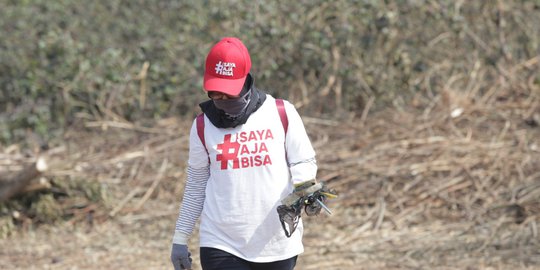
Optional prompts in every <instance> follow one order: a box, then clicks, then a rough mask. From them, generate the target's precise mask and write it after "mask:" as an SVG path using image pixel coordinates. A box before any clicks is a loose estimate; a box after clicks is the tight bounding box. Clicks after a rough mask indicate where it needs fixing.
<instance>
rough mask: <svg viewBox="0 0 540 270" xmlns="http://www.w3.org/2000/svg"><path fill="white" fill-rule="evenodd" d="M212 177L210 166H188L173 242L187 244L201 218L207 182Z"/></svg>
mask: <svg viewBox="0 0 540 270" xmlns="http://www.w3.org/2000/svg"><path fill="white" fill-rule="evenodd" d="M209 177H210V171H209V167H208V166H207V167H203V168H193V167H191V166H188V168H187V181H186V187H185V190H184V198H183V200H182V204H181V206H180V214H179V215H178V219H177V220H176V230H175V236H174V238H173V242H174V243H176V244H185V243H180V242H186V241H187V239H184V238H187V237H189V235H191V233H192V232H193V228H194V227H195V223H196V222H197V219H199V217H200V215H201V212H202V208H203V204H204V199H205V190H206V183H207V182H208V178H209Z"/></svg>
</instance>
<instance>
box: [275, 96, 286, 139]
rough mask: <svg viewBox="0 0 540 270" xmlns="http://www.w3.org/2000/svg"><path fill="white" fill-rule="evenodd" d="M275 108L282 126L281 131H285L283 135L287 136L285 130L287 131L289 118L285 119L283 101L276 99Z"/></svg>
mask: <svg viewBox="0 0 540 270" xmlns="http://www.w3.org/2000/svg"><path fill="white" fill-rule="evenodd" d="M276 106H277V109H278V112H279V118H280V119H281V124H282V125H283V130H285V134H287V130H288V129H289V118H287V111H285V104H284V103H283V99H278V98H276Z"/></svg>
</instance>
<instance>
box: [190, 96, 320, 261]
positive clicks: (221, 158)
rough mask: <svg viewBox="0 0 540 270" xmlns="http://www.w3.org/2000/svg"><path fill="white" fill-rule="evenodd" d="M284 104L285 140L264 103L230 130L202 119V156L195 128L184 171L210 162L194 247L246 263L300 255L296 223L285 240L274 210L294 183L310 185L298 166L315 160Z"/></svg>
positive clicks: (311, 173)
mask: <svg viewBox="0 0 540 270" xmlns="http://www.w3.org/2000/svg"><path fill="white" fill-rule="evenodd" d="M284 103H285V109H286V112H287V117H288V121H289V126H288V131H287V134H286V136H287V139H286V140H285V132H284V129H283V125H282V122H281V120H280V117H279V113H278V110H277V107H276V103H275V99H274V98H273V97H272V96H270V95H267V96H266V100H265V102H264V103H263V105H262V106H261V107H260V108H259V109H258V110H257V111H256V112H254V113H253V114H252V115H250V117H249V119H248V120H247V122H246V123H245V124H243V125H240V126H237V127H235V128H225V129H224V128H216V127H215V126H214V125H213V124H212V123H211V122H210V120H209V119H207V118H206V116H205V131H204V135H205V142H206V149H207V150H208V155H207V152H206V149H205V147H204V146H203V144H202V142H201V141H200V139H199V138H198V135H197V130H196V125H195V122H194V124H193V127H192V129H191V138H190V142H191V143H190V152H189V161H188V163H189V166H190V167H193V168H203V167H207V166H208V162H209V159H208V157H210V178H209V179H208V182H207V185H206V199H205V202H204V206H203V210H202V214H201V224H200V232H199V233H200V246H201V247H212V248H218V249H221V250H224V251H226V252H229V253H231V254H233V255H235V256H238V257H240V258H243V259H245V260H248V261H252V262H271V261H277V260H284V259H287V258H290V257H293V256H296V255H298V254H300V253H302V252H303V245H302V231H303V227H302V223H301V222H300V223H299V224H298V227H297V229H296V231H295V232H294V233H293V235H292V236H291V237H290V238H287V237H286V236H285V233H284V232H283V228H282V227H281V223H280V221H279V216H278V214H277V210H276V208H277V206H279V205H280V204H281V203H280V200H281V199H282V198H284V197H286V196H287V195H288V194H290V193H291V192H292V190H293V188H294V186H293V184H294V183H300V182H303V181H307V180H311V179H314V178H315V176H316V171H317V166H316V165H315V163H314V162H311V163H310V162H304V161H306V160H314V157H315V151H314V150H313V147H312V145H311V143H310V140H309V138H308V136H307V133H306V131H305V128H304V125H303V123H302V120H301V118H300V116H299V114H298V112H297V111H296V109H295V108H294V106H293V105H292V104H290V103H289V102H287V101H285V102H284ZM285 149H286V150H287V151H285ZM287 160H288V162H287ZM288 163H289V164H290V166H291V167H290V168H289V166H288Z"/></svg>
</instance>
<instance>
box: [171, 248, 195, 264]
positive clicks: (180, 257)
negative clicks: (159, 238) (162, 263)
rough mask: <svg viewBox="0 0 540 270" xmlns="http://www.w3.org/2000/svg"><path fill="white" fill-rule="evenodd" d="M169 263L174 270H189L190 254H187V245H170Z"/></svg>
mask: <svg viewBox="0 0 540 270" xmlns="http://www.w3.org/2000/svg"><path fill="white" fill-rule="evenodd" d="M171 262H172V264H173V266H174V270H181V269H191V253H189V251H188V247H187V245H180V244H173V245H172V250H171Z"/></svg>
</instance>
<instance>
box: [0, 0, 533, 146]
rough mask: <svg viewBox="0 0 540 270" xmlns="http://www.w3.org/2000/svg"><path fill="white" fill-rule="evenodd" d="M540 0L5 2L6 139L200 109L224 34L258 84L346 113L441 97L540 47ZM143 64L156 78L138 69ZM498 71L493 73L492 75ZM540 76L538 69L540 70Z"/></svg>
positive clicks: (1, 84) (0, 110) (0, 26)
mask: <svg viewBox="0 0 540 270" xmlns="http://www.w3.org/2000/svg"><path fill="white" fill-rule="evenodd" d="M539 9H540V3H539V1H518V0H514V1H504V3H503V4H499V3H498V2H496V1H466V2H455V1H449V0H448V1H437V2H430V1H397V0H394V1H369V0H359V1H353V0H350V1H345V0H338V1H322V0H316V1H274V2H272V1H270V2H265V3H264V4H262V3H260V2H257V1H166V0H162V1H159V0H155V1H143V0H133V1H120V0H110V1H72V0H59V1H46V0H26V1H15V0H12V1H7V0H4V1H0V18H1V19H0V129H1V130H0V141H3V142H8V141H18V140H21V139H24V137H25V134H26V132H27V130H31V131H32V132H34V133H38V134H40V135H41V136H43V137H45V138H46V139H49V138H48V137H51V136H55V135H54V134H55V133H54V132H53V133H51V130H53V131H54V130H62V129H64V128H66V127H68V126H70V125H72V124H74V123H79V122H80V121H78V120H79V119H90V120H100V119H108V118H111V117H117V116H119V117H123V118H125V119H127V120H128V121H134V122H139V121H140V122H141V123H145V122H148V121H152V120H153V119H156V118H161V117H165V116H171V115H176V116H186V117H192V116H193V114H194V113H195V112H196V111H197V103H198V102H199V101H201V100H202V99H204V94H203V93H202V91H201V87H202V73H203V66H204V59H205V57H206V53H207V51H208V50H209V48H210V46H211V45H212V44H213V43H214V42H216V41H217V40H219V38H221V37H223V36H238V37H239V38H241V39H242V40H243V41H244V42H245V43H246V45H247V47H248V48H249V50H250V52H251V54H252V60H253V74H254V76H255V78H256V82H257V85H258V86H259V87H261V88H262V89H265V90H267V91H268V92H270V93H273V94H277V95H279V96H281V97H284V98H288V99H290V100H292V101H294V102H296V103H297V104H298V105H299V108H300V109H301V110H304V112H305V113H307V114H311V115H319V114H327V115H332V116H335V117H339V116H340V114H341V113H343V112H356V111H358V112H361V110H362V109H363V108H364V106H365V105H366V102H367V100H368V99H370V98H375V100H376V106H379V107H380V106H386V105H388V104H394V105H398V106H399V105H400V104H404V102H405V101H406V100H407V99H409V98H410V97H411V96H414V95H418V94H420V95H426V96H434V95H437V92H438V91H439V90H440V88H441V85H443V84H444V82H445V81H447V80H448V79H449V78H450V77H451V76H452V75H454V74H456V73H458V72H464V73H467V72H469V71H471V70H472V69H473V67H474V65H475V63H477V62H478V61H481V65H482V66H483V67H486V68H488V69H489V68H491V69H493V70H495V71H496V70H497V68H496V66H497V64H501V63H502V64H507V65H510V66H511V65H515V64H518V63H521V62H523V61H526V60H528V59H530V58H532V57H534V56H535V55H538V54H539V53H540V49H539V37H540V30H539V29H540V28H538V27H537V26H538V25H540V15H539V14H540V12H538V10H539ZM145 63H148V64H149V65H148V70H147V73H146V77H145V78H141V77H140V76H139V74H140V73H141V70H143V67H144V66H145ZM486 79H489V78H486ZM536 80H538V79H536Z"/></svg>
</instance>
